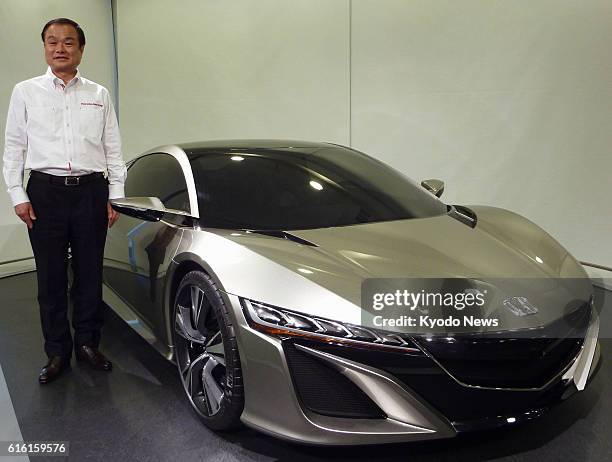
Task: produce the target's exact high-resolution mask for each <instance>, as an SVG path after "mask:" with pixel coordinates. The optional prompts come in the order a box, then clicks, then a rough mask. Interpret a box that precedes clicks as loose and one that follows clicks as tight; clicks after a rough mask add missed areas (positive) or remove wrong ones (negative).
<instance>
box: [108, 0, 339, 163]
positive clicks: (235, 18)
mask: <svg viewBox="0 0 612 462" xmlns="http://www.w3.org/2000/svg"><path fill="white" fill-rule="evenodd" d="M117 7H118V8H117V34H118V39H117V42H118V57H119V70H118V73H119V94H120V102H119V112H120V122H121V129H122V136H123V141H124V152H125V154H126V157H127V158H130V157H133V156H135V155H137V154H139V153H141V152H142V151H144V150H146V149H148V148H152V147H154V146H156V145H159V144H168V143H173V142H181V141H197V140H205V139H217V138H250V137H256V138H267V137H270V138H297V139H312V140H325V141H333V142H338V143H344V144H348V143H349V139H348V136H349V53H348V50H349V14H348V11H349V3H348V1H329V0H291V1H285V0H258V1H253V0H235V1H232V2H220V1H216V0H208V1H201V0H186V1H180V2H168V1H164V0H129V1H124V0H118V1H117Z"/></svg>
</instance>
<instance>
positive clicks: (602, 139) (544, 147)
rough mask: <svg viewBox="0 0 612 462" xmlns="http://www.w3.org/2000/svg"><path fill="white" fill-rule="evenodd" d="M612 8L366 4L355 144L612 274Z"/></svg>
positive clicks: (556, 1) (574, 1)
mask: <svg viewBox="0 0 612 462" xmlns="http://www.w3.org/2000/svg"><path fill="white" fill-rule="evenodd" d="M611 56H612V2H610V1H609V0H588V1H585V0H580V1H578V0H538V1H530V0H517V1H511V2H510V1H492V0H486V1H485V0H463V1H460V2H457V1H454V0H435V1H431V0H419V1H410V2H407V1H404V0H353V2H352V72H351V78H352V110H353V112H352V144H353V146H354V147H356V148H358V149H362V150H364V151H366V152H369V153H372V154H374V155H375V156H377V157H379V158H381V159H383V160H385V161H387V162H389V163H391V164H392V165H394V166H395V167H396V168H398V169H400V170H402V171H403V172H405V173H406V174H408V175H409V176H411V177H413V178H415V179H419V180H420V179H423V178H432V177H433V178H441V179H444V180H445V181H446V183H447V187H446V192H445V196H444V198H445V199H446V201H447V202H450V203H463V204H470V203H472V204H491V205H496V206H500V207H505V208H509V209H512V210H514V211H517V212H519V213H521V214H523V215H525V216H527V217H528V218H530V219H532V220H533V221H535V222H537V223H538V224H540V225H541V226H543V227H544V228H545V229H546V230H547V231H549V232H550V233H552V234H553V235H554V236H555V237H557V238H558V239H559V240H560V241H561V242H562V243H563V244H564V245H565V246H567V248H569V249H570V251H572V252H573V254H574V255H575V256H576V257H578V258H579V259H582V260H586V261H591V262H596V263H600V264H604V265H607V266H609V267H612V242H611V241H612V205H611V204H612V202H611V201H610V198H611V197H612V155H611V147H612V58H611Z"/></svg>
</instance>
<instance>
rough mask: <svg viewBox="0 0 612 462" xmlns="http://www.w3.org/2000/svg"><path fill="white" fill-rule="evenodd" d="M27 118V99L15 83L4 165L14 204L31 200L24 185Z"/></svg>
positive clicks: (5, 139)
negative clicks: (25, 99)
mask: <svg viewBox="0 0 612 462" xmlns="http://www.w3.org/2000/svg"><path fill="white" fill-rule="evenodd" d="M26 120H27V117H26V106H25V101H24V99H23V95H22V94H21V90H20V88H19V85H15V88H13V94H12V95H11V102H10V103H9V109H8V115H7V118H6V132H5V136H4V156H3V165H2V173H3V174H4V181H5V183H6V186H7V187H8V189H7V191H8V193H9V195H10V196H11V201H12V202H13V205H14V206H15V205H18V204H22V203H24V202H30V199H29V198H28V195H27V194H26V192H25V189H24V187H23V171H24V169H25V156H26V153H27V151H28V139H27V136H26Z"/></svg>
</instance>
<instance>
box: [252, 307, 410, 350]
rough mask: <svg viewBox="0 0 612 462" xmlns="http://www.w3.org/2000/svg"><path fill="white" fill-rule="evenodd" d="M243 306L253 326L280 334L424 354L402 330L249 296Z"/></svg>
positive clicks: (265, 331) (279, 335)
mask: <svg viewBox="0 0 612 462" xmlns="http://www.w3.org/2000/svg"><path fill="white" fill-rule="evenodd" d="M242 306H243V310H244V313H245V315H246V319H247V321H248V323H249V325H250V326H251V327H252V328H253V329H256V330H258V331H260V332H264V333H266V334H269V335H273V336H276V337H281V338H282V337H300V338H307V339H309V340H316V341H320V342H327V343H337V344H350V345H353V346H360V347H362V348H363V347H366V348H375V349H384V350H389V349H391V350H395V351H398V352H403V353H412V354H415V353H419V354H421V350H420V349H419V348H417V347H416V345H415V344H414V343H413V342H412V340H411V339H410V338H409V337H407V336H403V335H400V334H396V333H392V332H384V331H381V330H377V329H370V328H365V327H360V326H355V325H353V324H346V323H340V322H337V321H333V320H331V319H325V318H320V317H318V316H310V315H305V314H302V313H296V312H295V311H290V310H286V309H284V308H279V307H276V306H270V305H266V304H264V303H259V302H255V301H252V300H247V299H242Z"/></svg>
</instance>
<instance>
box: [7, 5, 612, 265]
mask: <svg viewBox="0 0 612 462" xmlns="http://www.w3.org/2000/svg"><path fill="white" fill-rule="evenodd" d="M115 3H116V6H117V23H118V58H119V70H118V71H119V95H120V104H119V110H120V124H121V129H122V135H123V139H124V148H125V149H124V153H125V157H126V158H131V157H133V156H135V155H137V154H138V153H140V152H141V151H143V150H145V149H148V148H150V147H153V146H155V145H158V144H164V143H172V142H181V141H194V140H203V139H214V138H249V137H257V138H267V137H271V138H298V139H311V140H322V141H332V142H338V143H341V144H352V145H353V146H354V147H356V148H358V149H361V150H364V151H365V152H368V153H370V154H372V155H374V156H376V157H379V158H381V159H382V160H385V161H387V162H389V163H390V164H392V165H394V166H395V167H396V168H398V169H400V170H402V171H404V172H405V173H406V174H408V175H409V176H411V177H413V178H415V179H422V178H426V177H440V178H442V179H444V180H445V181H446V182H447V189H446V193H445V196H444V197H445V199H446V200H447V201H448V202H450V203H466V204H469V203H482V204H492V205H497V206H502V207H506V208H510V209H512V210H515V211H517V212H519V213H522V214H524V215H526V216H527V217H528V218H530V219H532V220H534V221H535V222H537V223H539V224H540V225H542V226H543V227H544V228H545V229H547V230H548V231H549V232H551V233H552V234H553V235H554V236H555V237H557V238H559V239H560V241H561V242H562V243H563V244H564V245H565V246H567V247H568V248H569V249H570V250H571V251H572V252H573V253H574V255H575V256H576V257H578V258H579V259H582V260H586V261H592V262H595V263H599V264H603V265H607V266H610V267H612V245H610V236H611V235H612V213H611V212H612V210H611V206H610V205H609V204H610V200H609V198H610V197H612V194H611V193H612V179H611V176H612V174H611V172H612V156H611V155H610V154H611V153H610V146H612V65H611V62H612V60H611V58H610V56H612V3H611V2H610V1H609V0H535V1H534V0H531V1H528V0H514V1H511V2H510V1H501V0H498V1H495V0H462V1H460V2H457V1H453V0H411V1H407V0H352V1H351V0H290V1H287V0H235V1H233V2H222V1H219V0H183V1H180V2H175V1H173V2H170V1H163V0H148V1H145V0H115ZM62 5H64V6H66V8H65V9H61V8H60V7H61V6H62ZM60 10H61V13H60ZM59 14H66V15H69V16H70V15H73V16H75V17H76V19H77V20H79V21H80V22H82V23H83V24H84V27H85V31H86V33H87V34H88V38H89V39H90V40H92V39H93V38H95V37H98V41H99V46H100V47H102V48H97V49H96V50H100V51H96V52H95V53H93V52H92V51H94V50H93V48H92V47H93V46H97V45H94V44H91V45H88V47H89V48H88V50H87V53H86V55H85V61H84V65H83V69H84V70H88V69H89V70H88V72H87V73H88V75H89V76H90V77H92V78H93V79H94V80H98V81H100V82H101V83H103V84H108V85H110V82H112V77H111V76H112V72H111V69H112V60H111V59H110V54H111V48H110V27H109V23H110V1H106V2H105V1H93V0H89V1H87V2H82V1H80V2H77V1H63V2H50V1H36V2H32V1H29V2H18V1H13V0H10V1H7V0H4V1H2V2H0V15H1V17H2V18H3V19H4V21H3V26H4V27H3V28H2V30H0V39H1V40H2V41H1V42H0V43H2V44H3V45H2V48H1V51H0V57H1V58H2V60H3V63H9V65H8V66H7V69H8V71H4V69H3V73H2V76H1V77H0V102H1V103H3V106H2V107H6V104H7V103H8V97H9V94H10V89H11V87H12V85H13V83H14V82H15V81H17V80H20V79H23V78H26V77H29V76H30V75H35V74H37V73H39V72H42V71H43V70H44V67H43V60H42V59H43V58H42V49H41V47H40V43H39V42H38V40H37V36H38V31H39V29H40V26H41V25H42V24H43V23H44V19H47V18H48V17H52V16H57V15H59ZM77 16H78V17H77ZM92 34H93V35H92ZM102 42H104V45H102ZM94 55H95V57H96V60H95V61H93V60H91V57H92V56H94ZM88 66H89V67H88ZM0 206H2V207H4V211H6V213H3V215H2V218H0V261H1V260H3V259H9V258H11V257H15V256H19V255H21V254H22V253H23V252H22V250H23V249H24V248H26V247H24V245H27V241H24V240H23V239H22V237H23V236H25V233H18V232H16V231H10V232H8V231H6V230H7V229H8V228H7V226H9V225H11V224H12V223H16V220H15V219H13V218H12V211H11V210H10V209H9V207H8V197H7V196H5V195H0ZM9 212H11V213H9ZM7 236H9V237H7ZM16 237H19V239H21V240H19V241H13V239H15V238H16ZM14 242H15V243H14ZM24 242H25V244H23V243H24ZM22 244H23V245H22ZM27 251H28V252H29V246H28V247H27Z"/></svg>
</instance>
